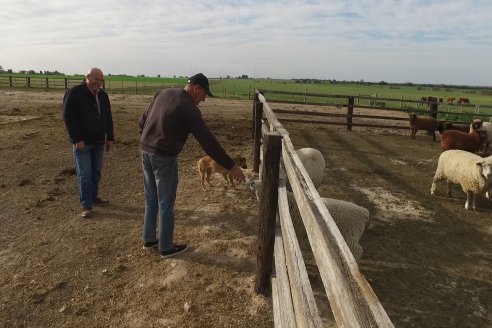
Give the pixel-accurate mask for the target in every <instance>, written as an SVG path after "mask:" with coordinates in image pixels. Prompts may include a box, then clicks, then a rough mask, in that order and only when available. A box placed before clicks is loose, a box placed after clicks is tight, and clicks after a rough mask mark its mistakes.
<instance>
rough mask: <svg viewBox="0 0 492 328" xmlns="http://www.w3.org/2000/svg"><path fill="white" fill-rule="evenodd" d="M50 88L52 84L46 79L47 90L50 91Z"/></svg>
mask: <svg viewBox="0 0 492 328" xmlns="http://www.w3.org/2000/svg"><path fill="white" fill-rule="evenodd" d="M49 88H50V82H49V79H48V77H46V89H49Z"/></svg>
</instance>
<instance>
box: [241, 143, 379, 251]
mask: <svg viewBox="0 0 492 328" xmlns="http://www.w3.org/2000/svg"><path fill="white" fill-rule="evenodd" d="M296 153H297V154H298V155H299V158H300V159H301V162H302V164H303V166H304V168H305V169H306V171H307V173H308V175H309V177H310V178H311V180H312V181H313V184H314V186H315V187H316V188H318V187H319V186H320V185H321V182H322V181H323V175H324V169H325V160H324V158H323V154H321V152H319V151H318V150H316V149H313V148H302V149H299V150H296ZM246 185H248V186H249V187H250V189H251V190H253V191H254V192H255V194H256V198H257V199H258V200H260V199H261V191H262V185H261V181H260V180H253V179H249V178H246ZM287 198H288V203H289V211H290V215H291V217H292V222H293V223H294V225H296V226H299V225H301V224H302V219H301V217H300V213H299V208H298V206H297V205H296V202H295V199H294V195H293V193H292V192H290V191H287ZM322 200H323V203H324V204H325V206H326V208H327V209H328V211H329V212H330V214H331V215H332V218H333V221H335V223H336V225H337V226H338V229H339V230H340V233H341V234H342V236H343V238H344V239H345V242H346V243H347V246H348V247H349V248H350V251H351V252H352V254H353V255H354V258H355V259H356V260H359V258H360V257H361V256H362V247H361V246H360V244H359V240H360V238H361V236H362V234H363V233H364V230H365V228H366V224H367V222H368V221H369V211H368V210H367V209H366V208H364V207H361V206H358V205H356V204H354V203H350V202H346V201H343V200H338V199H333V198H322ZM296 230H297V231H304V229H296Z"/></svg>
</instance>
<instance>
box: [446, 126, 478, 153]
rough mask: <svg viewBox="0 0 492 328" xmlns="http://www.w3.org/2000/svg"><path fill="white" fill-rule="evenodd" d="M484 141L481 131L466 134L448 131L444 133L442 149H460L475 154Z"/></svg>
mask: <svg viewBox="0 0 492 328" xmlns="http://www.w3.org/2000/svg"><path fill="white" fill-rule="evenodd" d="M482 139H483V137H482V135H481V133H480V131H472V132H470V133H466V132H463V131H457V130H447V131H444V132H443V133H442V136H441V147H442V150H443V151H446V150H450V149H459V150H466V151H469V152H472V153H474V152H476V151H478V150H479V149H480V145H481V144H482Z"/></svg>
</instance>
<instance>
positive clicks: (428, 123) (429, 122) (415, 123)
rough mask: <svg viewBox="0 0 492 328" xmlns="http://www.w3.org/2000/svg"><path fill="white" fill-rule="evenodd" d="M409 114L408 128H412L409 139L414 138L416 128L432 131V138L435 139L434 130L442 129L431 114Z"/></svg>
mask: <svg viewBox="0 0 492 328" xmlns="http://www.w3.org/2000/svg"><path fill="white" fill-rule="evenodd" d="M409 116H410V129H411V130H412V134H411V135H410V139H415V135H416V134H417V131H418V130H429V131H430V132H431V133H432V140H433V141H436V130H438V131H439V132H441V131H442V130H440V129H441V127H440V125H439V121H438V120H436V119H435V118H434V117H431V116H420V117H418V116H417V114H415V113H411V114H409Z"/></svg>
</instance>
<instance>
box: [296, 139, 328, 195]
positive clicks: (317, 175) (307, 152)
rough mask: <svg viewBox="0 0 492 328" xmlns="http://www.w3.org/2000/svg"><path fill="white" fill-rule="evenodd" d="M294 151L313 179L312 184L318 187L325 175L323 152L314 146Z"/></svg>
mask: <svg viewBox="0 0 492 328" xmlns="http://www.w3.org/2000/svg"><path fill="white" fill-rule="evenodd" d="M296 153H297V156H299V158H300V160H301V162H302V165H303V166H304V168H305V169H306V171H307V172H308V174H309V177H310V178H311V180H312V181H313V184H314V186H315V187H316V188H318V187H319V186H320V185H321V183H322V182H323V176H324V175H325V167H326V163H325V158H324V157H323V154H322V153H321V152H320V151H319V150H317V149H314V148H301V149H297V150H296Z"/></svg>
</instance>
